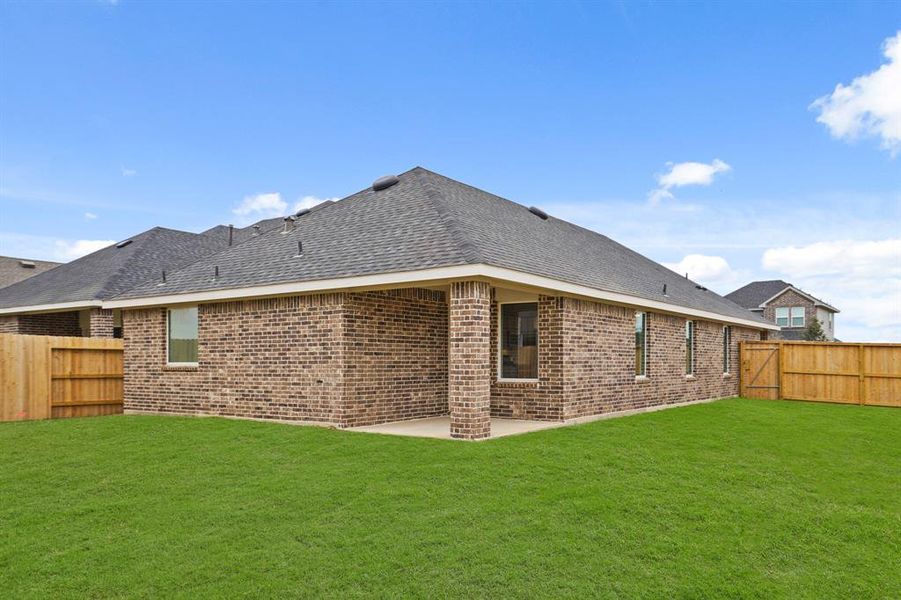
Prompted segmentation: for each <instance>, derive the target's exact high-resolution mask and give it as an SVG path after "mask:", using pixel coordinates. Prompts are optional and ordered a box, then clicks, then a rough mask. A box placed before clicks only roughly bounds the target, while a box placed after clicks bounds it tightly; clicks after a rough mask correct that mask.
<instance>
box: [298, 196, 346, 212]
mask: <svg viewBox="0 0 901 600" xmlns="http://www.w3.org/2000/svg"><path fill="white" fill-rule="evenodd" d="M330 200H331V201H332V202H335V201H337V200H338V198H317V197H316V196H304V197H303V198H301V199H300V200H298V201H297V202H295V203H294V212H297V211H299V210H303V209H305V208H313V207H314V206H316V205H317V204H322V203H323V202H328V201H330Z"/></svg>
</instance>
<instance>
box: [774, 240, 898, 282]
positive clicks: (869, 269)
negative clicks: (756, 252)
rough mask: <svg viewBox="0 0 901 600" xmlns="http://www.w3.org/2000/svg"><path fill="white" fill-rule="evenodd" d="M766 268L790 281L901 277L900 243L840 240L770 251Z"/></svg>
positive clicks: (891, 241)
mask: <svg viewBox="0 0 901 600" xmlns="http://www.w3.org/2000/svg"><path fill="white" fill-rule="evenodd" d="M763 268H765V269H771V270H777V271H780V272H782V273H785V274H787V275H788V276H789V277H812V276H817V275H840V274H843V273H853V274H855V275H857V276H865V277H901V239H888V240H878V241H855V240H840V241H835V242H816V243H813V244H808V245H807V246H800V247H796V246H788V247H785V248H770V249H769V250H767V251H766V252H764V253H763Z"/></svg>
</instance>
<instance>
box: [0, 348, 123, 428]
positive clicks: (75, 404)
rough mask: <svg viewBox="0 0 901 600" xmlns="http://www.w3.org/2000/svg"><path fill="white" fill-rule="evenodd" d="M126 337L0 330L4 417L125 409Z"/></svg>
mask: <svg viewBox="0 0 901 600" xmlns="http://www.w3.org/2000/svg"><path fill="white" fill-rule="evenodd" d="M122 399H123V370H122V340H118V339H102V338H77V337H55V336H42V335H13V334H8V333H2V334H0V421H24V420H29V419H59V418H65V417H90V416H96V415H110V414H115V413H121V412H122Z"/></svg>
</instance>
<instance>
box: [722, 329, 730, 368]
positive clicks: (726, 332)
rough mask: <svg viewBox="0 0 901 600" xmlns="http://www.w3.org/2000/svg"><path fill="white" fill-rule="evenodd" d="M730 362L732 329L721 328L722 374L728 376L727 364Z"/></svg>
mask: <svg viewBox="0 0 901 600" xmlns="http://www.w3.org/2000/svg"><path fill="white" fill-rule="evenodd" d="M731 361H732V328H731V327H729V326H728V325H724V326H723V374H724V375H728V374H729V363H730V362H731Z"/></svg>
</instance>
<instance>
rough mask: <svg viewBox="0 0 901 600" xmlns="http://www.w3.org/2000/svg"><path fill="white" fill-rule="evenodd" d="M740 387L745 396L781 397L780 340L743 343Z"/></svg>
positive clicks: (762, 398) (766, 398)
mask: <svg viewBox="0 0 901 600" xmlns="http://www.w3.org/2000/svg"><path fill="white" fill-rule="evenodd" d="M740 387H741V395H742V396H744V397H745V398H758V399H761V400H776V399H778V398H779V343H778V342H743V343H742V345H741V386H740Z"/></svg>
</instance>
